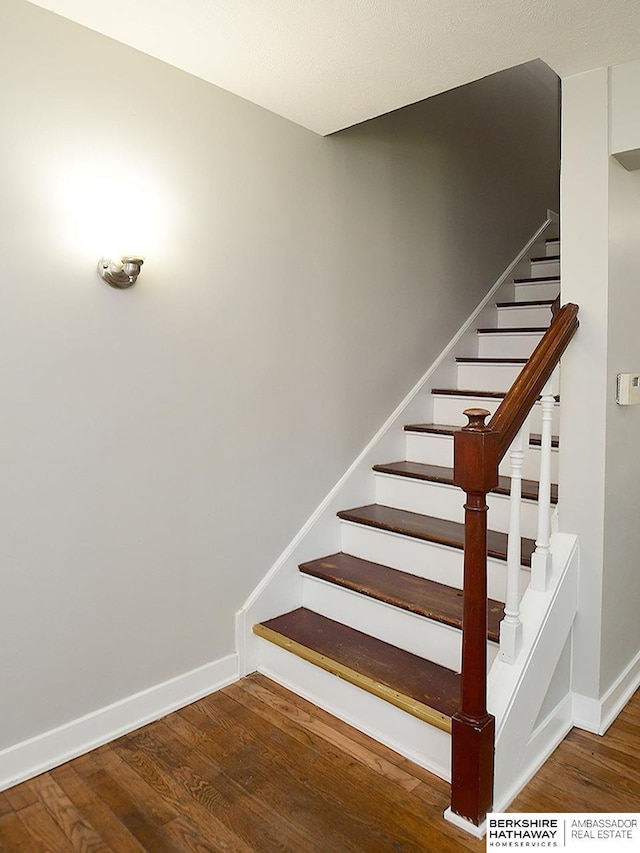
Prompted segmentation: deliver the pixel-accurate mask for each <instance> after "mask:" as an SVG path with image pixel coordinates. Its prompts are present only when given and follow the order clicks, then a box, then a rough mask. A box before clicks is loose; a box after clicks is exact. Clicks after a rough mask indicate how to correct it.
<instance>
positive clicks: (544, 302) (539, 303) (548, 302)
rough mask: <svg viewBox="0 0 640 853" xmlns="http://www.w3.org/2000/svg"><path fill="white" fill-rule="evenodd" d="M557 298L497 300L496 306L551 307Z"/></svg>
mask: <svg viewBox="0 0 640 853" xmlns="http://www.w3.org/2000/svg"><path fill="white" fill-rule="evenodd" d="M554 302H555V299H527V300H526V301H524V302H496V308H532V307H536V308H544V307H545V306H547V307H549V308H551V306H552V305H553V303H554Z"/></svg>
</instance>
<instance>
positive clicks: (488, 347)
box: [438, 332, 543, 423]
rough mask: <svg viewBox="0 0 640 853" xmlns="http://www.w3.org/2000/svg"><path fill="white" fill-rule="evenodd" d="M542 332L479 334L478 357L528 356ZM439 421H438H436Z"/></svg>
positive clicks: (537, 342) (538, 341)
mask: <svg viewBox="0 0 640 853" xmlns="http://www.w3.org/2000/svg"><path fill="white" fill-rule="evenodd" d="M542 335H543V332H517V333H513V334H505V335H502V334H486V333H484V334H479V335H478V357H479V358H529V356H530V355H531V353H532V352H533V351H534V349H535V348H536V346H537V345H538V344H539V343H540V340H541V338H542ZM438 423H440V421H438ZM444 423H448V422H446V421H445V422H444Z"/></svg>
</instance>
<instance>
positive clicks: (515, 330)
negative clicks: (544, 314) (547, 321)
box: [476, 326, 547, 335]
mask: <svg viewBox="0 0 640 853" xmlns="http://www.w3.org/2000/svg"><path fill="white" fill-rule="evenodd" d="M476 331H477V333H478V334H479V335H517V334H519V333H520V332H534V333H538V334H539V333H544V332H546V331H547V327H546V326H512V327H511V328H506V329H496V328H495V327H491V328H486V329H476Z"/></svg>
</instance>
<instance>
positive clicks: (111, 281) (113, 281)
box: [98, 257, 144, 290]
mask: <svg viewBox="0 0 640 853" xmlns="http://www.w3.org/2000/svg"><path fill="white" fill-rule="evenodd" d="M143 263H144V259H143V258H130V257H126V258H121V259H120V260H119V261H112V260H110V259H109V258H101V260H100V261H99V262H98V275H99V276H100V278H101V279H102V280H103V281H106V283H107V284H108V285H109V286H110V287H115V288H116V289H117V290H126V289H127V288H128V287H131V286H132V285H134V284H135V283H136V281H137V280H138V276H139V275H140V268H141V267H142V264H143Z"/></svg>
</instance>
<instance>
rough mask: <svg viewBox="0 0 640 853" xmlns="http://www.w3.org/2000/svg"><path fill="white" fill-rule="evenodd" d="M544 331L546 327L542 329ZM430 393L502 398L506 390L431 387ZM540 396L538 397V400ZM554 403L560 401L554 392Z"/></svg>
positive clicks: (450, 395)
mask: <svg viewBox="0 0 640 853" xmlns="http://www.w3.org/2000/svg"><path fill="white" fill-rule="evenodd" d="M542 331H545V332H546V329H544V330H542ZM431 393H432V394H436V395H437V394H440V395H442V396H449V397H489V398H491V399H495V400H503V399H504V398H505V397H506V395H507V392H506V391H474V390H473V389H469V388H467V389H460V388H432V389H431ZM539 399H540V397H538V400H539ZM555 401H556V403H559V402H560V395H559V394H556V396H555Z"/></svg>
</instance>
